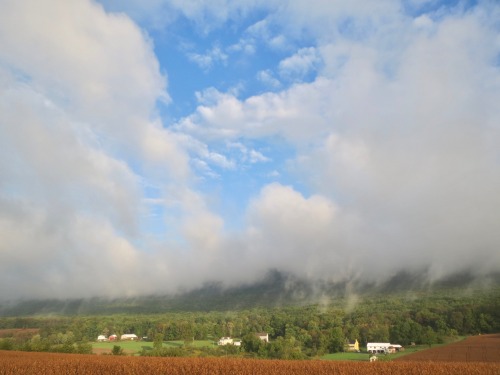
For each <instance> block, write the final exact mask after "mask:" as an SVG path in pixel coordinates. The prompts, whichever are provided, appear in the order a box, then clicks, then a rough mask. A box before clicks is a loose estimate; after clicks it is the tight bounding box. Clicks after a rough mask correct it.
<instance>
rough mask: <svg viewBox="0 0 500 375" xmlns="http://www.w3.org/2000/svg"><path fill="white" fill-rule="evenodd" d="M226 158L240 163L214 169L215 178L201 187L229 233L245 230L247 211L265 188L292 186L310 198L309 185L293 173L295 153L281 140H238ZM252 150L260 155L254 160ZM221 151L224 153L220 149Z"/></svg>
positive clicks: (201, 182) (207, 180) (208, 180)
mask: <svg viewBox="0 0 500 375" xmlns="http://www.w3.org/2000/svg"><path fill="white" fill-rule="evenodd" d="M228 147H229V148H232V150H226V151H228V152H227V154H226V155H227V156H228V157H229V158H232V159H233V160H237V164H236V167H235V168H233V169H223V168H220V167H217V166H211V168H213V171H214V172H215V174H216V175H217V177H216V178H211V177H210V176H207V177H206V178H203V179H201V180H200V182H199V186H198V188H199V189H201V190H202V191H203V192H204V194H205V195H207V196H208V197H209V199H208V201H209V202H211V205H212V207H211V208H212V209H213V211H214V212H218V213H219V214H220V215H221V216H222V217H223V218H224V222H225V227H226V230H228V231H238V230H240V229H242V228H243V227H244V224H245V223H244V220H245V212H246V209H247V208H248V205H249V204H250V202H251V201H252V199H255V198H256V197H257V196H258V195H259V193H260V191H261V190H262V188H263V187H264V186H266V185H268V184H271V183H279V184H282V185H289V186H292V187H293V188H294V189H295V190H297V191H299V192H300V193H302V194H304V195H305V196H307V195H308V194H309V191H308V189H307V186H306V185H305V184H303V183H302V182H301V181H300V179H297V176H296V175H295V174H294V172H293V170H292V169H291V168H290V165H291V163H290V161H291V160H293V159H295V157H296V150H295V149H294V148H293V147H292V146H290V145H289V144H288V143H286V142H285V141H284V140H282V139H279V138H278V137H269V138H265V139H257V140H241V139H240V140H237V141H235V142H233V143H232V144H230V145H229V146H228ZM252 151H255V152H257V153H258V154H259V155H260V156H258V157H257V158H253V159H252V155H251V153H252ZM220 152H222V150H220Z"/></svg>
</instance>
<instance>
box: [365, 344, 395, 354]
mask: <svg viewBox="0 0 500 375" xmlns="http://www.w3.org/2000/svg"><path fill="white" fill-rule="evenodd" d="M402 348H403V347H402V346H401V345H398V344H391V343H389V342H369V343H367V344H366V350H367V352H368V353H395V352H399V351H400V350H402Z"/></svg>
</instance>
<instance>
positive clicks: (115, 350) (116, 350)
mask: <svg viewBox="0 0 500 375" xmlns="http://www.w3.org/2000/svg"><path fill="white" fill-rule="evenodd" d="M111 354H113V355H124V354H125V353H124V352H123V349H122V347H121V346H120V345H113V349H112V350H111Z"/></svg>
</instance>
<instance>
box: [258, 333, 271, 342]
mask: <svg viewBox="0 0 500 375" xmlns="http://www.w3.org/2000/svg"><path fill="white" fill-rule="evenodd" d="M256 335H257V337H258V338H259V339H261V340H262V341H264V342H269V333H266V332H259V333H256Z"/></svg>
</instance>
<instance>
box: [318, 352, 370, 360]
mask: <svg viewBox="0 0 500 375" xmlns="http://www.w3.org/2000/svg"><path fill="white" fill-rule="evenodd" d="M321 359H327V360H330V361H368V359H369V355H368V353H352V352H346V353H330V354H325V355H324V356H323V357H321Z"/></svg>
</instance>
